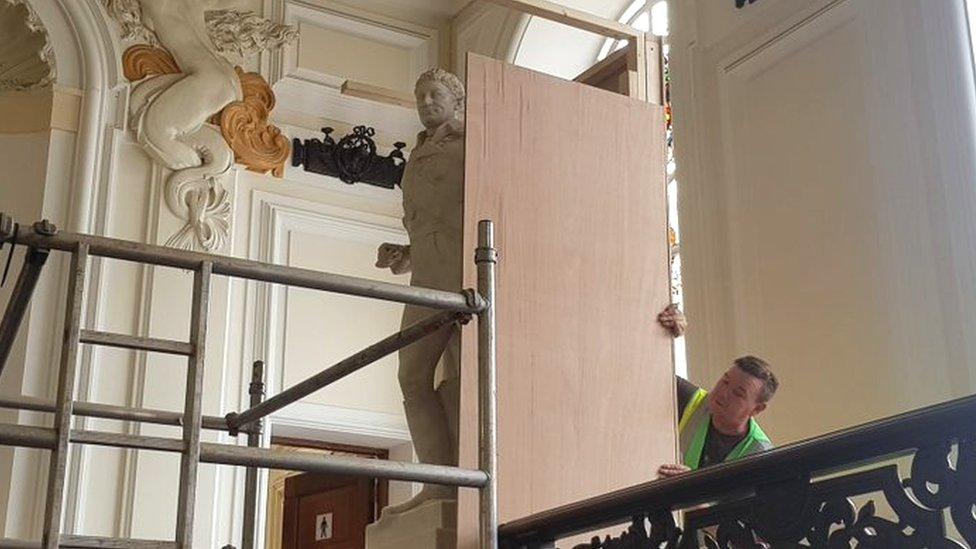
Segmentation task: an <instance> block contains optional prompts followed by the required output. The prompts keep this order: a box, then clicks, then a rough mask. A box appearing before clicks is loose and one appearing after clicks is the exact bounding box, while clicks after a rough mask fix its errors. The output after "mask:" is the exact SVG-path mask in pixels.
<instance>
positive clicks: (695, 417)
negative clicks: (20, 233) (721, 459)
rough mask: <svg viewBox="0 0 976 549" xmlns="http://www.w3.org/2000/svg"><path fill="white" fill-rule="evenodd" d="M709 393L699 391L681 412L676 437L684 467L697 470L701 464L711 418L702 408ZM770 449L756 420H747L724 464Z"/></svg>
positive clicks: (767, 440) (764, 434)
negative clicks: (746, 427) (746, 431)
mask: <svg viewBox="0 0 976 549" xmlns="http://www.w3.org/2000/svg"><path fill="white" fill-rule="evenodd" d="M707 396H708V391H706V390H704V389H698V390H697V391H696V392H695V394H694V395H693V396H692V397H691V401H689V402H688V405H687V406H685V409H684V411H683V412H682V413H681V421H680V423H678V435H679V436H680V440H681V455H682V456H683V458H684V464H685V465H686V466H688V467H690V468H691V469H693V470H694V469H698V467H699V466H700V465H701V458H702V452H703V451H704V450H705V439H706V438H707V437H708V427H709V425H710V424H711V422H712V416H711V414H709V413H708V408H707V407H706V406H704V404H705V398H706V397H707ZM772 447H773V444H772V443H771V442H770V441H769V437H767V436H766V433H764V432H763V430H762V429H761V428H760V427H759V423H757V422H756V420H755V419H752V418H749V432H748V433H747V434H746V437H745V438H744V439H742V441H740V442H739V444H737V445H736V447H735V448H733V449H732V451H731V452H729V455H728V456H726V457H725V461H733V460H736V459H740V458H743V457H745V456H748V455H750V454H755V453H758V452H762V451H764V450H768V449H770V448H772Z"/></svg>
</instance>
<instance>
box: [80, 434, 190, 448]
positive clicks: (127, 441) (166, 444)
mask: <svg viewBox="0 0 976 549" xmlns="http://www.w3.org/2000/svg"><path fill="white" fill-rule="evenodd" d="M71 442H74V443H77V444H93V445H95V446H112V447H115V448H135V449H139V450H159V451H161V452H182V451H183V441H182V440H177V439H173V438H162V437H147V436H140V435H122V434H118V433H105V432H102V431H79V430H74V431H71Z"/></svg>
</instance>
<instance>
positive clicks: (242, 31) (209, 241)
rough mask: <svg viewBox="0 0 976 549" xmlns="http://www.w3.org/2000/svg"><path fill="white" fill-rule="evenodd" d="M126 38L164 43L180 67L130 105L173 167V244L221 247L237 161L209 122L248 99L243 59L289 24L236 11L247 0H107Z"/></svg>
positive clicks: (135, 94)
mask: <svg viewBox="0 0 976 549" xmlns="http://www.w3.org/2000/svg"><path fill="white" fill-rule="evenodd" d="M104 1H105V3H106V8H107V9H108V11H109V13H110V14H111V15H112V16H113V17H115V19H116V20H117V21H119V23H120V25H121V26H122V29H123V36H124V37H127V38H130V37H131V38H140V39H143V40H146V41H148V42H149V43H150V44H156V43H158V44H160V45H161V46H163V47H165V48H166V50H167V51H168V52H169V53H170V54H171V55H172V57H173V59H174V60H175V61H176V64H177V65H178V66H179V69H180V71H181V72H180V73H178V74H159V75H155V76H151V77H149V78H147V79H145V80H143V81H141V82H139V83H138V84H137V85H136V86H135V88H134V89H133V90H132V93H131V95H130V100H129V105H130V114H131V124H132V127H133V128H134V129H135V132H136V138H137V140H138V142H139V144H140V145H142V147H143V148H144V149H145V151H146V152H147V153H148V154H149V155H150V156H151V157H152V158H153V159H154V160H156V161H157V162H159V163H160V164H162V165H163V166H165V167H167V168H169V169H171V170H173V173H172V174H171V175H170V176H169V178H168V179H167V181H166V188H165V192H164V197H165V200H166V205H167V206H168V207H169V209H170V210H171V211H172V212H173V213H174V214H175V215H176V216H178V217H180V218H181V219H183V220H184V221H185V222H186V223H185V225H184V226H183V228H182V229H180V231H179V232H177V233H176V234H175V235H173V236H172V237H171V238H170V239H169V241H167V245H170V246H176V247H180V248H192V247H194V246H195V245H196V246H199V247H202V248H203V249H205V250H207V251H213V250H216V249H218V248H220V247H221V246H222V245H223V243H224V242H225V241H226V239H227V237H228V234H229V227H230V210H231V208H230V198H229V196H228V195H227V192H226V191H225V190H224V189H223V188H222V187H221V185H220V183H219V181H218V178H219V177H220V176H221V175H223V174H224V173H226V172H227V171H228V170H229V169H230V167H231V166H232V165H233V164H234V154H233V152H232V151H231V149H230V147H229V146H228V144H227V142H226V141H225V140H224V138H223V136H222V135H221V132H220V130H219V129H217V128H215V127H213V126H209V125H207V124H206V122H207V120H208V119H209V118H210V117H211V116H212V115H214V114H215V113H217V112H219V111H220V110H221V109H223V108H224V107H225V106H227V105H228V104H230V103H231V102H234V101H239V100H241V99H243V93H242V90H241V83H240V79H239V77H238V75H237V72H236V71H235V70H234V62H232V60H231V59H228V57H227V56H230V57H231V58H232V59H233V60H234V61H237V62H240V59H239V58H237V57H243V56H244V55H247V54H253V53H256V52H258V51H260V50H261V49H264V48H268V47H274V46H280V45H281V44H283V43H284V42H287V41H290V40H291V39H293V38H294V37H295V31H294V30H293V29H290V28H289V27H284V26H281V25H276V24H273V23H270V22H268V21H265V20H263V19H261V18H260V17H258V16H256V15H254V14H253V13H250V12H243V13H242V12H237V11H234V10H231V9H230V8H233V7H234V6H235V5H237V4H238V3H239V1H240V0H104Z"/></svg>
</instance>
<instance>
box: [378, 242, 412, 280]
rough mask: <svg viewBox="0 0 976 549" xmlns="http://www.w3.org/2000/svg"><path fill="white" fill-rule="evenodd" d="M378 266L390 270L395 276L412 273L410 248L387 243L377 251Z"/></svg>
mask: <svg viewBox="0 0 976 549" xmlns="http://www.w3.org/2000/svg"><path fill="white" fill-rule="evenodd" d="M376 266H377V267H379V268H381V269H386V268H389V269H390V271H392V272H393V274H405V273H409V272H410V246H409V245H408V246H402V245H400V244H390V243H389V242H385V243H383V244H382V245H380V247H379V249H378V250H377V251H376Z"/></svg>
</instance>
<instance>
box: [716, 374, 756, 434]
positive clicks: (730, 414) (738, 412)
mask: <svg viewBox="0 0 976 549" xmlns="http://www.w3.org/2000/svg"><path fill="white" fill-rule="evenodd" d="M762 391H763V382H762V381H761V380H759V379H757V378H755V377H753V376H751V375H749V374H748V373H746V372H745V371H743V370H742V369H741V368H739V367H738V366H733V367H731V368H729V371H727V372H725V375H723V376H722V379H720V380H718V383H716V384H715V388H714V389H713V390H712V391H711V392H710V393H709V394H708V410H709V412H711V413H712V417H713V418H715V419H716V420H717V421H719V422H720V423H721V424H723V425H742V424H744V423H746V422H747V421H748V420H749V418H750V417H753V416H756V415H759V413H760V412H762V411H763V410H765V409H766V403H764V402H763V401H762Z"/></svg>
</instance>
